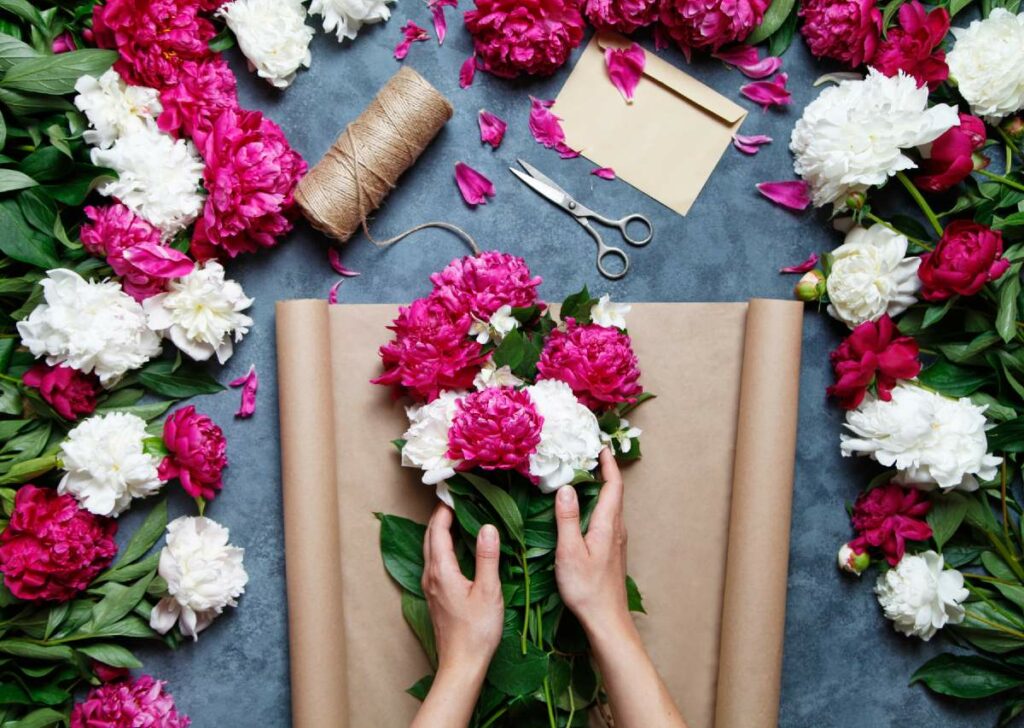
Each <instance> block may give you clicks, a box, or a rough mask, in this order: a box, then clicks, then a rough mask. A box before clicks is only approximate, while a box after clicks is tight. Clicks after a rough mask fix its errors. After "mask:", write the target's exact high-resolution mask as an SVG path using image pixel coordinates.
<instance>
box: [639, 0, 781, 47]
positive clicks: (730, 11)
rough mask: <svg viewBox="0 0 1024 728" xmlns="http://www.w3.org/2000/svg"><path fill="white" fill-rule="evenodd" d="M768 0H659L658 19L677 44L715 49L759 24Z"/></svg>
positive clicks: (737, 40) (736, 41)
mask: <svg viewBox="0 0 1024 728" xmlns="http://www.w3.org/2000/svg"><path fill="white" fill-rule="evenodd" d="M768 5H769V2H768V0H661V4H660V5H659V7H658V20H659V21H660V22H661V27H662V28H664V30H665V32H666V33H668V35H669V37H670V38H672V40H674V41H675V42H676V43H677V44H678V45H679V48H680V49H681V50H682V51H683V53H684V54H686V57H687V58H689V57H690V53H691V51H693V50H706V51H711V52H713V51H717V50H718V49H719V48H721V47H722V46H724V45H728V44H729V43H738V42H739V41H741V40H743V39H744V38H746V37H747V36H748V35H750V32H751V31H752V30H753V29H754V28H756V27H757V26H758V25H760V24H761V21H762V20H763V19H764V12H765V10H767V9H768Z"/></svg>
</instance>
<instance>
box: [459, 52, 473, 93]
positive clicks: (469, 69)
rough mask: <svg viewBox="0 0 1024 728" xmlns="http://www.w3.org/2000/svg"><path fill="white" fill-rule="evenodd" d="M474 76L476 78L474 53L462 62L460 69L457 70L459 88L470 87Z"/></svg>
mask: <svg viewBox="0 0 1024 728" xmlns="http://www.w3.org/2000/svg"><path fill="white" fill-rule="evenodd" d="M474 76H476V53H474V54H473V55H471V56H470V57H469V58H467V59H466V60H465V61H463V63H462V68H460V69H459V88H469V87H470V86H472V85H473V77H474Z"/></svg>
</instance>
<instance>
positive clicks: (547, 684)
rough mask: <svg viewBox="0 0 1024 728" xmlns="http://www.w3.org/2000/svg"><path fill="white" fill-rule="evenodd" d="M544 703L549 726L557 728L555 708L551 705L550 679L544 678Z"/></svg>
mask: <svg viewBox="0 0 1024 728" xmlns="http://www.w3.org/2000/svg"><path fill="white" fill-rule="evenodd" d="M544 704H545V705H546V706H547V708H548V723H550V724H551V728H558V721H557V720H555V709H554V708H552V707H551V679H550V678H549V677H545V678H544Z"/></svg>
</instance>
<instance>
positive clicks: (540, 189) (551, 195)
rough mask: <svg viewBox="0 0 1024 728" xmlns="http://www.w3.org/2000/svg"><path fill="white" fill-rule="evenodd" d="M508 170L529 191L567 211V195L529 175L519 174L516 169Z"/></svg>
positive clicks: (510, 168)
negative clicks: (527, 187) (528, 188)
mask: <svg viewBox="0 0 1024 728" xmlns="http://www.w3.org/2000/svg"><path fill="white" fill-rule="evenodd" d="M508 170H509V172H511V173H512V174H514V175H515V176H516V177H518V178H519V179H520V180H522V181H523V182H524V183H525V184H526V185H528V186H529V187H530V189H532V190H533V191H534V192H536V193H537V194H538V195H540V196H541V197H543V198H545V199H547V200H549V201H550V202H553V203H554V204H556V205H558V206H559V207H561V208H562V209H563V210H566V211H569V205H568V202H569V200H568V195H566V194H565V192H563V191H562V190H561V189H559V188H557V187H552V186H551V185H549V184H548V183H547V182H542V181H541V180H539V179H534V178H533V177H531V176H530V175H528V174H524V173H522V172H520V171H519V170H518V169H515V168H514V167H509V168H508Z"/></svg>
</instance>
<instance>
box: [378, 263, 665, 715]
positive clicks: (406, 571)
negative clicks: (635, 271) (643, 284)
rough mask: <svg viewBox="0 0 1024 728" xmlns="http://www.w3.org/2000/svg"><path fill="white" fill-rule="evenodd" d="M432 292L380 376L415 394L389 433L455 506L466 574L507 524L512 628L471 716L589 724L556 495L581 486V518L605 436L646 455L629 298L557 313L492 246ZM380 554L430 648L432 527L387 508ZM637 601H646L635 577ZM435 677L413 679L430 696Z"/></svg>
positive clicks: (400, 322)
mask: <svg viewBox="0 0 1024 728" xmlns="http://www.w3.org/2000/svg"><path fill="white" fill-rule="evenodd" d="M431 280H432V281H433V284H434V288H433V291H432V292H431V293H430V295H429V296H427V297H426V298H421V299H419V300H416V301H414V302H413V303H412V304H410V305H409V306H407V307H403V308H402V309H400V311H399V315H398V318H397V319H395V322H394V325H393V326H392V327H391V328H392V331H393V332H394V338H393V339H392V340H391V341H390V342H388V343H387V344H385V345H384V346H383V347H381V350H380V354H381V358H382V360H383V364H384V373H383V374H382V375H381V376H380V377H378V378H377V379H375V380H374V382H375V383H377V384H383V385H390V386H393V387H394V388H395V390H396V392H397V393H398V394H399V395H404V396H407V397H408V398H409V400H410V401H411V405H410V406H409V408H408V410H407V412H408V416H409V429H408V430H406V432H405V434H404V435H403V436H402V437H401V438H400V439H398V440H395V445H396V446H397V447H398V449H399V451H400V453H401V459H402V465H404V466H406V467H410V468H416V469H418V470H421V471H422V472H423V475H422V481H423V483H424V484H426V485H429V486H433V487H434V488H435V489H436V492H437V496H438V498H440V499H441V500H442V501H443V502H444V503H446V504H447V505H449V506H450V507H451V508H453V509H454V511H455V520H456V526H455V531H456V532H455V534H454V535H455V542H456V550H457V554H458V556H459V561H460V563H461V564H462V567H463V570H464V571H465V572H466V574H467V576H468V577H469V578H472V573H471V570H472V568H473V559H472V549H473V548H474V547H475V544H476V536H477V533H478V532H479V530H480V528H481V526H482V525H483V524H487V523H490V524H494V525H495V526H496V527H497V528H498V529H499V531H500V532H501V543H502V547H501V548H502V551H501V557H500V559H501V561H500V574H501V580H502V591H503V594H504V600H505V607H506V618H505V633H504V636H503V638H502V641H501V645H500V646H499V648H498V651H497V654H496V656H495V658H494V661H493V662H492V665H491V668H490V670H489V672H488V676H487V684H486V686H485V687H484V690H483V693H482V694H481V696H480V701H479V703H478V705H477V709H476V713H475V716H474V720H473V725H474V726H485V725H486V726H491V725H495V726H499V725H508V726H512V725H525V724H526V722H528V721H536V722H539V723H543V724H544V725H548V724H549V723H550V725H551V726H552V727H554V726H566V725H574V726H575V725H580V726H582V725H586V724H587V717H586V716H587V713H588V711H589V710H590V709H591V708H593V707H594V706H597V705H600V704H602V703H603V702H604V697H603V691H602V689H601V681H600V677H599V676H598V675H597V673H596V672H595V670H594V668H593V666H592V664H591V661H590V658H589V655H588V651H587V645H586V640H585V638H584V637H583V633H582V630H581V628H580V626H579V624H578V623H577V622H576V620H575V618H574V617H573V616H572V614H571V613H570V612H568V611H567V610H566V609H565V607H564V605H563V604H562V601H561V599H560V598H559V595H558V592H557V589H556V586H555V575H554V548H555V533H556V526H555V515H554V500H553V498H552V496H551V494H552V493H553V492H554V491H555V490H557V489H558V488H560V487H562V486H565V485H573V486H576V487H577V488H578V489H579V491H578V492H579V495H580V503H581V516H582V523H583V524H584V527H585V524H586V523H587V520H588V518H589V514H590V513H591V511H592V509H593V507H594V506H595V505H596V504H597V494H598V492H599V490H600V483H599V482H598V480H597V478H596V477H595V475H594V470H595V469H596V467H597V458H598V454H599V453H600V451H601V449H602V447H604V446H605V445H609V446H611V447H612V448H613V449H614V452H615V453H616V454H617V455H618V456H619V457H621V458H625V459H635V458H638V457H639V456H640V443H639V440H638V437H639V435H640V430H639V429H638V428H636V427H632V426H631V425H630V423H629V421H628V420H627V419H626V418H625V415H627V414H628V413H629V412H630V411H631V410H632V409H633V408H635V407H636V406H637V405H639V404H640V403H641V402H643V401H644V400H646V399H648V398H650V397H651V396H652V395H651V394H649V393H647V392H644V391H643V388H642V387H641V386H640V383H639V378H640V370H639V368H638V366H637V358H636V355H635V354H634V353H633V349H632V346H631V343H630V338H629V334H628V333H626V329H625V326H626V323H625V319H624V315H625V314H626V313H628V311H629V306H626V305H622V304H614V303H611V302H610V300H609V298H608V297H607V296H603V297H601V298H600V299H594V298H592V297H591V296H590V294H589V293H588V292H587V290H586V289H585V288H584V289H583V290H582V291H581V292H579V293H577V294H575V295H573V296H570V297H569V298H568V299H566V300H565V302H564V303H563V304H562V306H561V310H560V319H561V321H560V322H556V321H555V319H554V318H553V317H552V315H551V312H550V311H549V310H548V309H547V307H546V306H545V304H544V303H543V302H542V301H541V300H540V299H539V298H538V297H537V287H538V285H539V284H540V282H541V279H540V278H539V277H536V276H533V275H531V274H530V271H529V269H528V268H527V267H526V264H525V263H524V262H523V260H522V259H521V258H516V257H514V256H511V255H507V254H504V253H497V252H488V253H483V254H481V255H478V256H475V257H467V258H462V259H460V260H455V261H452V263H451V264H449V265H448V267H447V268H445V269H444V270H443V271H441V272H440V273H435V274H434V275H433V276H431ZM378 517H379V518H380V521H381V552H382V555H383V559H384V565H385V567H386V568H387V570H388V572H389V573H390V574H391V576H392V577H393V578H394V580H395V581H396V582H397V583H398V584H399V586H400V587H401V588H402V612H403V615H404V616H405V618H406V620H407V621H408V622H409V624H410V626H411V627H412V628H413V630H414V632H415V633H416V635H417V637H419V639H420V641H421V642H422V644H423V647H424V649H425V650H426V652H427V655H428V657H429V658H430V659H431V661H432V662H435V663H436V654H435V649H434V638H433V633H432V628H431V623H430V616H429V613H428V611H427V606H426V602H425V601H424V598H423V592H422V588H421V583H420V582H421V579H422V572H423V552H422V548H423V538H424V533H425V528H424V526H422V525H420V524H417V523H414V522H412V521H409V520H407V519H404V518H399V517H397V516H391V515H383V514H379V516H378ZM627 590H628V594H629V601H630V608H631V609H634V610H639V611H642V609H643V608H642V605H641V600H640V593H639V592H638V591H637V588H636V585H635V584H633V582H632V580H627ZM431 679H432V676H430V675H428V676H427V677H425V678H424V679H423V680H421V681H420V682H418V683H417V684H416V685H414V686H412V687H411V688H410V689H409V692H410V693H411V694H413V695H414V696H416V697H418V698H420V699H423V698H424V697H425V695H426V693H427V691H428V690H429V686H430V681H431Z"/></svg>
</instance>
